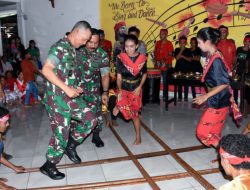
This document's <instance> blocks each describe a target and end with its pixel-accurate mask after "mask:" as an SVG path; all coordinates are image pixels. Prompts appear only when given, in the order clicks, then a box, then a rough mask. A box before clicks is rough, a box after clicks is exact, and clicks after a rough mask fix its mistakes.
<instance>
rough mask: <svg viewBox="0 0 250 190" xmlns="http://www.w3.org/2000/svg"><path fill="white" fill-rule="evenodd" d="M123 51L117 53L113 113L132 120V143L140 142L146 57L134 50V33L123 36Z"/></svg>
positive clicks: (135, 42)
mask: <svg viewBox="0 0 250 190" xmlns="http://www.w3.org/2000/svg"><path fill="white" fill-rule="evenodd" d="M124 44H125V52H124V53H120V54H119V55H118V59H117V62H116V69H117V89H118V96H117V103H116V107H115V108H114V110H113V113H114V115H117V114H118V112H119V111H120V112H121V113H122V115H123V116H124V118H125V119H126V120H130V119H132V120H133V123H134V127H135V132H136V138H135V142H134V145H138V144H141V132H140V125H141V121H140V117H139V111H140V108H141V106H142V86H143V84H144V82H145V80H146V78H147V66H146V64H145V62H146V60H147V58H146V56H145V55H144V54H141V53H138V52H136V49H137V48H138V39H137V37H136V36H134V35H127V36H126V37H125V41H124Z"/></svg>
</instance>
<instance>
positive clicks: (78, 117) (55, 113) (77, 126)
mask: <svg viewBox="0 0 250 190" xmlns="http://www.w3.org/2000/svg"><path fill="white" fill-rule="evenodd" d="M48 59H49V60H51V62H52V63H53V64H54V66H55V68H54V72H55V74H56V75H57V76H58V77H59V78H60V80H62V81H63V82H64V83H65V84H66V85H68V86H71V87H74V88H77V87H79V82H80V81H79V74H80V72H78V71H79V70H78V69H77V64H76V51H75V49H74V47H72V46H71V44H70V42H69V41H68V40H67V39H62V40H59V41H58V42H57V43H55V44H54V45H53V46H52V47H51V48H50V50H49V54H48ZM43 103H44V105H45V108H46V111H47V112H48V115H49V119H50V122H51V128H52V131H53V135H52V137H51V139H50V143H49V147H48V151H47V154H46V157H47V160H48V161H50V162H52V163H55V164H57V163H58V162H59V161H60V159H61V157H62V156H63V154H64V150H65V148H66V146H67V142H68V138H69V135H71V137H72V138H73V139H74V140H75V141H77V142H78V143H81V142H82V141H83V139H84V137H86V136H87V134H89V133H90V132H91V130H92V129H93V128H94V127H95V126H96V124H97V119H95V117H94V113H93V111H92V110H91V109H90V108H89V107H88V106H87V104H86V103H85V102H84V101H83V99H82V98H80V97H78V98H74V99H71V98H69V97H68V96H67V95H66V94H65V92H64V91H62V90H61V89H60V88H59V87H57V86H55V85H54V84H52V83H50V82H49V81H48V82H47V91H46V93H45V96H44V99H43ZM72 120H73V121H75V122H72Z"/></svg>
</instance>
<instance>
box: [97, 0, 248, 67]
mask: <svg viewBox="0 0 250 190" xmlns="http://www.w3.org/2000/svg"><path fill="white" fill-rule="evenodd" d="M234 10H235V11H241V12H245V13H249V14H250V0H245V1H244V0H207V1H197V0H180V1H179V0H175V1H169V0H150V1H149V0H108V1H100V12H101V13H100V26H101V28H102V29H103V30H105V32H106V38H107V39H109V40H111V41H112V42H113V43H114V41H115V33H114V25H115V24H116V23H118V22H120V21H125V22H126V25H127V28H129V27H130V26H137V27H138V28H140V30H141V35H140V39H141V40H143V41H144V42H145V43H146V44H147V48H148V53H150V52H152V51H153V50H154V42H155V41H156V40H159V30H160V29H161V28H163V27H165V28H167V29H168V31H169V37H168V39H169V40H170V41H172V43H173V45H174V46H175V47H176V46H178V44H177V43H178V42H177V40H178V36H180V35H182V34H185V35H187V36H188V38H189V39H190V38H191V37H193V36H196V33H197V32H198V31H199V29H201V28H203V27H207V26H212V27H218V26H220V25H222V24H223V25H225V26H228V27H229V38H232V39H234V40H235V42H236V45H237V46H241V45H242V41H243V37H244V35H245V33H247V32H250V30H249V26H250V19H246V18H243V17H239V16H231V14H230V13H231V12H232V11H234ZM148 67H152V63H150V60H149V61H148Z"/></svg>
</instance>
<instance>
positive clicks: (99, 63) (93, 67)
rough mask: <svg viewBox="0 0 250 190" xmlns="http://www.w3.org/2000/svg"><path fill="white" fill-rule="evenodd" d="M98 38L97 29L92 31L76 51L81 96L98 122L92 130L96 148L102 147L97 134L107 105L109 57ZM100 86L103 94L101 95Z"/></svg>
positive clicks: (102, 144)
mask: <svg viewBox="0 0 250 190" xmlns="http://www.w3.org/2000/svg"><path fill="white" fill-rule="evenodd" d="M99 41H100V36H99V31H98V30H97V29H92V37H91V39H90V40H89V41H88V42H87V43H86V46H85V47H81V48H80V49H79V50H78V51H77V62H78V64H79V71H81V75H82V76H81V85H80V87H81V88H82V89H83V94H82V95H81V96H82V98H83V100H84V102H86V103H87V106H88V107H90V108H91V110H92V111H93V112H94V113H95V118H97V120H98V124H97V127H96V128H95V129H94V130H93V138H92V142H93V143H94V144H95V145H96V147H103V146H104V143H103V141H102V140H101V138H100V136H99V133H100V131H101V127H102V124H103V118H102V103H103V104H105V105H107V104H108V88H109V56H108V54H107V52H105V51H104V50H103V49H102V48H101V47H100V46H99ZM101 84H102V89H103V93H102V95H101Z"/></svg>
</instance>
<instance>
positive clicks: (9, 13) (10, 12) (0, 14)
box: [0, 10, 17, 18]
mask: <svg viewBox="0 0 250 190" xmlns="http://www.w3.org/2000/svg"><path fill="white" fill-rule="evenodd" d="M16 14H17V10H8V11H1V12H0V18H4V17H8V16H13V15H16Z"/></svg>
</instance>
